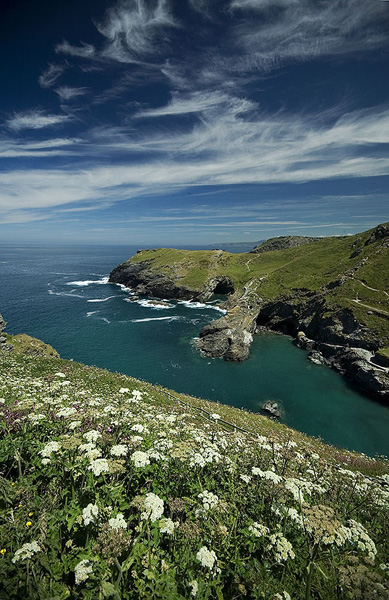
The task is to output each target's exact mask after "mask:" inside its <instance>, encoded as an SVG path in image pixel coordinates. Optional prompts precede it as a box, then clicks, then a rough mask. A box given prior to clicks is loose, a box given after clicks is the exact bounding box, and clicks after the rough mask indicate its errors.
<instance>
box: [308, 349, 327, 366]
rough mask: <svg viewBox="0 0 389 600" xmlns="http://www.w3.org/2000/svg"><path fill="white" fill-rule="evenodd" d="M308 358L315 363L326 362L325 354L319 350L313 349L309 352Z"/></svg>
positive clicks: (321, 363)
mask: <svg viewBox="0 0 389 600" xmlns="http://www.w3.org/2000/svg"><path fill="white" fill-rule="evenodd" d="M308 360H310V361H311V362H312V363H314V364H315V365H323V364H325V361H324V358H323V356H322V355H321V354H320V352H318V351H317V350H312V351H311V352H309V353H308Z"/></svg>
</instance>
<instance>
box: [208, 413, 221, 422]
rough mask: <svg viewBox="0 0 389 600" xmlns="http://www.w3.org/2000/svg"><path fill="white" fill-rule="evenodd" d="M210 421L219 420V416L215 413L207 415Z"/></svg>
mask: <svg viewBox="0 0 389 600" xmlns="http://www.w3.org/2000/svg"><path fill="white" fill-rule="evenodd" d="M209 418H210V419H214V420H215V421H218V420H219V419H221V416H220V415H218V414H217V413H212V414H210V415H209Z"/></svg>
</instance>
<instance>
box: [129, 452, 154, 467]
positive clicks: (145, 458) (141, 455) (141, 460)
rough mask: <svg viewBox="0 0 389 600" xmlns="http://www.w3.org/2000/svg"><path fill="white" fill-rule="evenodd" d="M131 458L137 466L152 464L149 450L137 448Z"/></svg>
mask: <svg viewBox="0 0 389 600" xmlns="http://www.w3.org/2000/svg"><path fill="white" fill-rule="evenodd" d="M131 460H132V461H133V462H134V464H135V466H136V467H145V466H146V465H149V464H150V459H149V455H148V454H147V452H142V451H141V450H136V451H135V452H134V453H133V454H132V455H131Z"/></svg>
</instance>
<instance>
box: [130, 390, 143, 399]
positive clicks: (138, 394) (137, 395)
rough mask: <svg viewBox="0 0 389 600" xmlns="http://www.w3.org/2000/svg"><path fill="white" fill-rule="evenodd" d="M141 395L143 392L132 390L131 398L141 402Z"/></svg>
mask: <svg viewBox="0 0 389 600" xmlns="http://www.w3.org/2000/svg"><path fill="white" fill-rule="evenodd" d="M142 395H143V392H140V391H139V390H132V397H133V398H134V400H141V399H142Z"/></svg>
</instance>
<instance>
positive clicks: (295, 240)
mask: <svg viewBox="0 0 389 600" xmlns="http://www.w3.org/2000/svg"><path fill="white" fill-rule="evenodd" d="M320 239H322V238H319V237H306V236H304V235H281V236H279V237H275V238H270V239H268V240H266V242H263V244H261V245H260V246H256V247H255V248H254V249H253V250H251V253H252V254H261V253H262V252H270V251H271V250H283V249H284V248H296V247H297V246H303V245H305V244H311V243H312V242H317V241H318V240H320Z"/></svg>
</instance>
